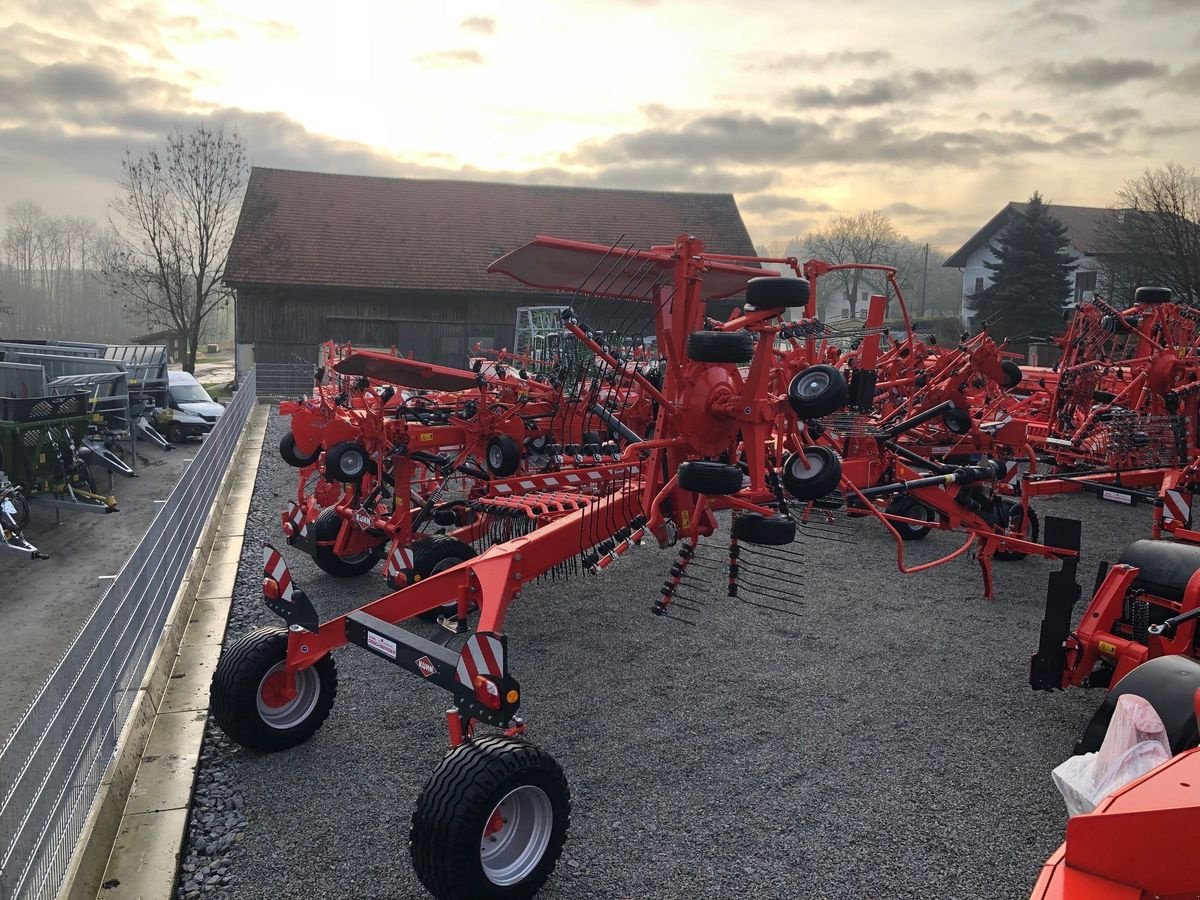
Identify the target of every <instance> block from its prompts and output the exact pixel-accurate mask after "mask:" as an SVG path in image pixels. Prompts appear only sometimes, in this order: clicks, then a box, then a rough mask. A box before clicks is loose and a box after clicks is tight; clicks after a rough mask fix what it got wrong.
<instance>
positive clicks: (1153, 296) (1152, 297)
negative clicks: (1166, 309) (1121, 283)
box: [1133, 286, 1171, 303]
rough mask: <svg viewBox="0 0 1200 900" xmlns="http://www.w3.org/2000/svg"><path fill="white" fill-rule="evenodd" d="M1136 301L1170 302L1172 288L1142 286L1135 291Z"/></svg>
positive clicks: (1134, 298)
mask: <svg viewBox="0 0 1200 900" xmlns="http://www.w3.org/2000/svg"><path fill="white" fill-rule="evenodd" d="M1133 302H1134V303H1170V302H1171V289H1170V288H1165V287H1148V286H1147V287H1140V288H1138V289H1137V290H1136V291H1134V292H1133Z"/></svg>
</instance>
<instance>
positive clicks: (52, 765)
mask: <svg viewBox="0 0 1200 900" xmlns="http://www.w3.org/2000/svg"><path fill="white" fill-rule="evenodd" d="M255 399H256V398H255V372H254V371H253V370H251V372H250V373H249V375H248V377H247V378H246V380H245V382H244V383H243V384H242V386H241V388H240V389H239V390H238V392H237V393H236V394H235V395H234V398H233V402H232V403H230V404H229V406H228V408H226V410H225V413H224V415H222V416H221V419H220V421H218V423H217V426H216V427H215V428H214V429H213V430H212V432H211V433H210V434H209V436H208V437H207V438H206V439H205V441H204V444H203V446H202V447H201V448H200V452H199V453H197V454H196V457H195V459H194V460H193V461H192V463H191V464H190V465H189V466H188V468H187V470H186V471H185V472H184V473H183V476H182V477H181V478H180V480H179V483H178V484H176V485H175V488H174V489H173V490H172V491H171V493H170V495H169V496H168V497H167V500H166V502H165V503H164V504H163V508H162V509H161V510H159V513H158V515H157V516H155V517H154V521H153V522H151V524H150V527H149V529H148V530H147V532H146V536H145V537H144V538H143V539H142V541H141V543H139V544H138V545H137V547H136V548H134V550H133V552H132V554H130V557H129V559H128V560H127V561H126V563H125V565H124V566H123V567H122V568H121V571H120V572H119V573H118V574H117V576H116V577H115V578H114V579H113V581H112V583H111V584H110V585H109V587H108V589H107V590H106V591H105V592H104V594H103V595H102V596H101V598H100V600H99V602H98V604H97V605H96V607H95V608H94V609H93V610H92V612H91V614H90V615H89V616H88V619H87V621H86V622H85V624H84V626H83V628H82V629H81V630H80V632H79V634H78V635H76V637H75V640H74V641H72V642H71V645H70V647H68V649H67V651H66V653H65V654H64V655H63V658H62V659H61V660H59V663H58V665H57V666H55V668H54V671H53V673H52V674H51V675H50V677H49V678H48V679H47V681H46V683H45V684H44V685H43V686H42V689H41V690H40V691H39V692H38V695H37V697H36V698H35V699H34V701H33V703H32V704H31V705H30V707H29V709H28V710H26V712H25V714H24V715H23V716H22V717H21V720H20V722H19V723H18V724H17V727H16V728H15V729H14V730H13V732H12V734H11V735H9V737H8V740H7V741H6V742H5V743H4V745H3V747H2V748H0V854H2V855H0V898H3V900H10V898H14V900H15V898H20V900H24V898H44V897H53V896H54V895H55V893H56V892H57V890H58V888H59V886H60V884H61V882H62V880H63V877H64V875H65V874H66V871H67V867H68V865H69V863H70V860H71V854H72V852H73V851H74V849H75V845H76V843H77V842H78V840H79V836H80V832H81V831H82V829H83V824H84V822H85V821H86V819H87V816H88V811H89V809H90V807H91V804H92V801H93V800H94V799H95V797H96V795H97V792H98V791H99V788H100V781H101V779H102V778H103V776H104V772H105V769H106V768H107V767H108V764H109V762H110V761H111V760H112V758H113V753H114V750H115V749H116V743H117V738H118V737H119V736H120V734H121V730H122V728H123V727H124V725H125V721H126V719H127V718H128V716H129V712H130V709H131V708H132V705H133V702H134V700H135V699H136V697H137V692H138V689H139V687H140V686H141V683H142V678H143V677H144V675H145V673H146V669H147V666H148V665H149V662H150V658H151V656H152V655H153V654H154V650H155V647H156V646H157V644H158V638H159V635H160V634H161V632H162V628H163V623H164V622H165V620H166V616H167V612H168V610H169V609H170V608H171V604H172V602H173V600H174V598H175V594H176V591H178V589H179V584H180V582H181V581H182V579H183V574H184V572H185V570H186V569H187V565H188V562H189V560H190V559H191V556H192V552H193V550H194V549H195V547H196V545H197V543H198V542H199V539H200V533H201V530H202V529H203V527H204V523H205V520H206V519H207V517H208V513H209V510H210V508H211V506H212V502H213V498H214V497H215V496H216V492H217V488H218V486H219V485H220V482H221V478H222V477H223V476H224V474H225V471H226V469H227V468H228V467H229V462H230V459H231V458H232V455H233V450H234V447H235V446H236V444H237V440H238V437H239V436H240V435H241V433H242V430H243V429H244V428H245V425H246V421H247V418H248V417H249V414H250V412H251V410H252V409H253V408H254V404H255Z"/></svg>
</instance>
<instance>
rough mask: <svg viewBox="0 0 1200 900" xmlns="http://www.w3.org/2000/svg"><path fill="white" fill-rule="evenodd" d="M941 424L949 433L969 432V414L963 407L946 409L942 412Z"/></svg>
mask: <svg viewBox="0 0 1200 900" xmlns="http://www.w3.org/2000/svg"><path fill="white" fill-rule="evenodd" d="M942 424H943V425H945V426H946V430H947V431H949V432H950V433H951V434H970V433H971V414H970V413H969V412H967V411H966V410H965V409H959V408H958V407H957V406H956V407H954V409H948V410H946V411H945V412H944V413H942Z"/></svg>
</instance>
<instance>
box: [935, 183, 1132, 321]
mask: <svg viewBox="0 0 1200 900" xmlns="http://www.w3.org/2000/svg"><path fill="white" fill-rule="evenodd" d="M1027 205H1028V204H1025V203H1016V202H1013V203H1009V204H1008V205H1007V206H1005V207H1004V208H1003V209H1002V210H1000V212H998V213H996V215H994V216H992V218H991V220H989V221H988V223H987V224H986V225H984V226H983V227H982V228H980V229H979V231H977V232H975V234H974V235H973V236H972V237H971V239H970V240H969V241H967V242H966V243H965V244H963V245H962V246H961V247H959V248H958V250H957V251H955V252H954V253H953V254H952V255H951V256H950V258H949V259H947V260H946V262H945V263H943V265H944V266H946V267H947V268H951V269H958V270H959V271H961V272H962V278H963V288H962V290H963V299H962V313H961V315H962V321H963V324H964V325H966V326H967V327H968V328H970V327H971V325H972V319H973V318H974V317H975V309H974V307H973V306H972V303H971V299H970V298H971V296H972V295H973V294H977V293H979V292H980V291H982V290H983V289H984V288H986V287H988V286H989V285H990V284H991V283H992V273H991V271H990V270H989V269H987V268H985V267H984V263H985V262H995V261H996V257H995V255H994V254H993V253H992V250H991V247H992V244H993V243H995V242H996V241H997V240H998V239H999V237H1000V234H1001V232H1002V231H1003V229H1004V227H1005V225H1007V224H1008V217H1009V215H1010V214H1012V213H1013V212H1015V211H1024V209H1025V207H1026V206H1027ZM1046 211H1047V212H1048V213H1049V214H1050V215H1051V216H1053V217H1054V218H1056V219H1058V220H1059V221H1060V222H1062V223H1063V224H1064V225H1065V226H1067V238H1068V240H1070V242H1071V245H1070V247H1068V248H1067V249H1068V250H1070V252H1071V253H1072V254H1073V255H1074V256H1075V258H1076V269H1075V302H1076V303H1078V302H1079V301H1080V300H1084V299H1089V298H1090V297H1091V295H1092V293H1094V292H1095V290H1096V279H1097V276H1098V275H1099V273H1101V272H1103V271H1104V269H1105V266H1104V263H1103V257H1104V256H1105V252H1104V250H1103V247H1104V235H1105V233H1106V228H1105V223H1106V221H1107V219H1108V217H1109V216H1112V215H1114V213H1113V211H1112V210H1109V209H1103V208H1100V207H1095V206H1061V205H1058V204H1049V203H1048V204H1046Z"/></svg>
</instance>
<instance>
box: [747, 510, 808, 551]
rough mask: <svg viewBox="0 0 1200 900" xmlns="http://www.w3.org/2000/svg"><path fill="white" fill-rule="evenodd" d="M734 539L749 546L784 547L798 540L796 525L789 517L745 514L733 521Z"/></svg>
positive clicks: (753, 513) (754, 513)
mask: <svg viewBox="0 0 1200 900" xmlns="http://www.w3.org/2000/svg"><path fill="white" fill-rule="evenodd" d="M732 533H733V537H734V538H735V539H736V540H739V541H743V542H745V543H747V544H758V545H760V546H763V547H782V546H784V545H786V544H790V543H791V542H792V541H794V540H795V539H796V523H795V522H794V521H793V520H792V519H791V517H789V516H783V515H775V516H764V515H763V514H762V513H756V512H750V513H743V514H742V515H740V516H737V517H735V518H734V520H733V529H732Z"/></svg>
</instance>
